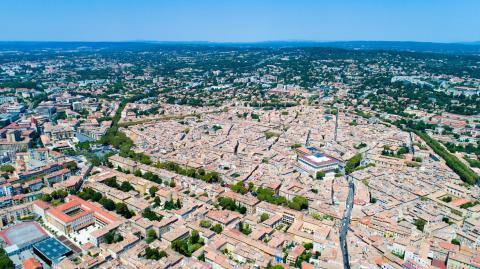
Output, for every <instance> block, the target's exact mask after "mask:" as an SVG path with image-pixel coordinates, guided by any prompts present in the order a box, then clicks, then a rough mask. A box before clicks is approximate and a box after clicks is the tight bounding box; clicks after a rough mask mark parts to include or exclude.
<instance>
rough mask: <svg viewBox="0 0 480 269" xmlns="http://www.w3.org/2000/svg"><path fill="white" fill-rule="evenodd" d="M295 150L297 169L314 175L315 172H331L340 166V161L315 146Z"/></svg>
mask: <svg viewBox="0 0 480 269" xmlns="http://www.w3.org/2000/svg"><path fill="white" fill-rule="evenodd" d="M296 152H297V166H298V168H299V169H301V170H303V171H305V172H307V173H309V174H311V175H313V176H315V175H316V173H317V172H320V171H322V172H331V171H334V170H336V169H339V168H340V161H339V160H337V159H335V158H333V157H331V156H328V155H326V154H324V153H322V152H320V150H319V149H317V148H315V147H308V148H305V147H300V148H298V149H297V150H296Z"/></svg>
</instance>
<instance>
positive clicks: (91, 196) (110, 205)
mask: <svg viewBox="0 0 480 269" xmlns="http://www.w3.org/2000/svg"><path fill="white" fill-rule="evenodd" d="M78 196H79V197H80V198H82V199H84V200H92V201H94V202H98V203H100V204H101V205H102V206H103V208H105V209H106V210H108V211H115V212H116V213H117V214H119V215H121V216H123V217H124V218H126V219H129V218H131V217H133V216H135V212H133V211H132V210H129V209H128V207H127V205H126V204H125V203H123V202H119V203H115V202H114V201H113V200H111V199H109V198H107V197H104V196H103V195H102V194H101V193H99V192H96V191H94V190H93V189H91V188H85V189H83V191H81V192H80V193H79V194H78Z"/></svg>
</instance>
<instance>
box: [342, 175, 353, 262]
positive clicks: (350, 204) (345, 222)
mask: <svg viewBox="0 0 480 269" xmlns="http://www.w3.org/2000/svg"><path fill="white" fill-rule="evenodd" d="M347 179H348V189H349V190H348V198H347V201H346V204H345V206H346V208H345V212H344V214H343V219H342V224H341V227H340V248H341V249H342V255H343V268H345V269H350V262H349V257H348V248H347V232H348V225H349V224H350V218H351V216H352V208H353V197H354V196H355V184H354V182H355V181H354V180H355V179H354V177H352V176H349V175H347Z"/></svg>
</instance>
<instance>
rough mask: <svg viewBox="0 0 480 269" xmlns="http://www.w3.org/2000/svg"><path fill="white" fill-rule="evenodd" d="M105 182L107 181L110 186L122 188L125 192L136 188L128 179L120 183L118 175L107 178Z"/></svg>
mask: <svg viewBox="0 0 480 269" xmlns="http://www.w3.org/2000/svg"><path fill="white" fill-rule="evenodd" d="M103 183H105V185H107V186H109V187H112V188H115V189H117V190H121V191H123V192H129V191H131V190H134V188H133V186H132V185H131V184H130V182H128V181H123V182H122V184H118V182H117V177H116V176H113V177H110V178H107V179H105V181H103Z"/></svg>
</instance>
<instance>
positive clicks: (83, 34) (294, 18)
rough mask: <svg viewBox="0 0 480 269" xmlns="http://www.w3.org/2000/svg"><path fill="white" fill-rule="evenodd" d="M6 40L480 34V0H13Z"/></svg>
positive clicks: (449, 38) (5, 9)
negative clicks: (478, 13) (226, 0)
mask: <svg viewBox="0 0 480 269" xmlns="http://www.w3.org/2000/svg"><path fill="white" fill-rule="evenodd" d="M0 7H1V8H0V23H1V24H2V25H8V27H4V29H2V32H1V33H0V41H33V42H38V41H47V42H48V41H58V42H128V41H145V42H148V41H159V42H212V43H252V42H255V43H257V42H272V41H273V42H277V41H287V42H296V41H300V42H337V41H340V42H344V41H397V42H408V41H411V42H434V43H468V42H478V41H480V20H478V18H477V11H478V10H480V2H479V1H468V0H460V1H455V3H454V5H452V2H451V1H447V0H436V1H435V0H425V1H414V0H404V1H381V0H365V1H353V0H340V1H322V0H320V1H312V0H301V1H295V2H293V1H273V0H265V1H253V0H244V1H228V2H224V1H218V0H206V1H193V0H180V1H135V2H134V1H126V0H117V1H113V0H105V1H91V0H86V1H53V0H45V1H35V0H25V1H13V0H5V1H2V2H1V3H0Z"/></svg>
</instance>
